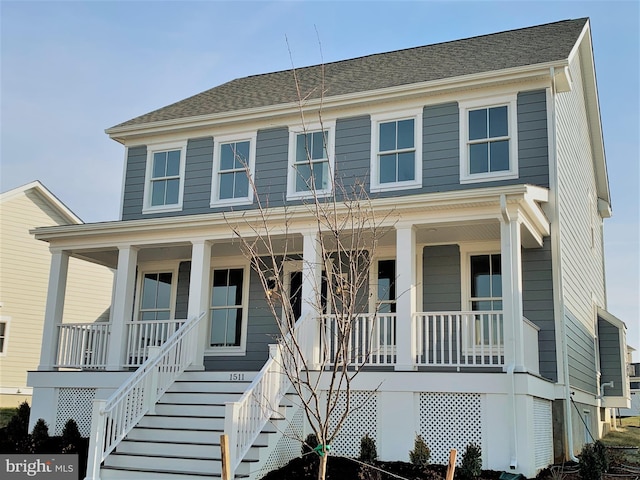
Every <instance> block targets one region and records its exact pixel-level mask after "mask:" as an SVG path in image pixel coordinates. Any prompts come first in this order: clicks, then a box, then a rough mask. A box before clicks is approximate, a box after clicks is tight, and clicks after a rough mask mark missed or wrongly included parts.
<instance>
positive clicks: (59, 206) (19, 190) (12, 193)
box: [0, 180, 84, 225]
mask: <svg viewBox="0 0 640 480" xmlns="http://www.w3.org/2000/svg"><path fill="white" fill-rule="evenodd" d="M29 190H34V191H35V192H37V193H38V194H40V196H41V197H43V198H44V200H45V201H47V202H48V203H49V204H50V205H51V206H52V207H53V208H55V209H56V210H57V211H58V213H60V215H62V216H63V217H65V218H66V219H67V220H68V221H69V223H72V224H76V225H82V224H84V222H83V221H82V219H81V218H80V217H78V216H77V215H76V214H75V213H73V212H72V211H71V210H70V209H69V207H67V206H66V205H65V204H64V203H62V201H60V200H59V199H58V197H56V196H55V195H54V194H53V193H51V192H50V191H49V189H48V188H47V187H45V186H44V185H43V184H42V183H41V182H40V181H39V180H35V181H33V182H31V183H27V184H26V185H22V186H20V187H16V188H14V189H12V190H8V191H6V192H4V193H2V194H0V203H2V202H5V201H7V200H10V199H11V198H13V197H17V196H18V195H20V194H26V193H27V192H28V191H29Z"/></svg>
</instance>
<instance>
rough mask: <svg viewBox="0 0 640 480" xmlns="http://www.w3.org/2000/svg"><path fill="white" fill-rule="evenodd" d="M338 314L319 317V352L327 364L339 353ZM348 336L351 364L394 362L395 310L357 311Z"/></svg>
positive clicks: (348, 354) (332, 361) (388, 363)
mask: <svg viewBox="0 0 640 480" xmlns="http://www.w3.org/2000/svg"><path fill="white" fill-rule="evenodd" d="M340 321H341V318H340V317H339V316H336V315H324V316H322V317H321V318H320V355H324V358H325V360H326V361H327V363H328V364H329V365H333V364H334V363H335V360H336V359H338V357H339V356H340V351H339V350H340V348H341V345H340V344H341V339H340V335H342V332H344V330H345V329H344V328H342V329H341V328H339V322H340ZM350 328H351V338H350V339H349V343H348V346H347V358H348V362H349V363H351V364H358V365H394V364H395V363H396V314H395V313H377V314H363V315H358V316H357V317H356V318H355V319H354V320H352V324H351V327H350Z"/></svg>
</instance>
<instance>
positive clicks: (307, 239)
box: [301, 231, 323, 365]
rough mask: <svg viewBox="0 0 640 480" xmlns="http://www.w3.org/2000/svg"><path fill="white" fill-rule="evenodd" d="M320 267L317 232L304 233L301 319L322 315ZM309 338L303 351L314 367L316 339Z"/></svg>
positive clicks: (315, 337)
mask: <svg viewBox="0 0 640 480" xmlns="http://www.w3.org/2000/svg"><path fill="white" fill-rule="evenodd" d="M322 267H323V265H322V247H321V245H320V234H319V232H317V231H309V232H304V233H303V243H302V306H301V316H302V318H305V317H306V316H307V315H310V316H312V317H318V316H319V315H321V314H322V311H321V309H320V308H321V307H320V305H321V302H320V285H321V284H320V282H321V277H322ZM317 330H318V329H317V328H313V329H311V331H314V332H316V331H317ZM310 337H312V338H307V341H308V344H307V345H306V346H305V348H304V351H306V352H307V355H308V357H307V359H308V361H309V364H311V365H315V364H316V363H317V362H318V361H319V351H320V350H319V345H318V337H317V336H315V335H313V336H310ZM309 356H310V357H309Z"/></svg>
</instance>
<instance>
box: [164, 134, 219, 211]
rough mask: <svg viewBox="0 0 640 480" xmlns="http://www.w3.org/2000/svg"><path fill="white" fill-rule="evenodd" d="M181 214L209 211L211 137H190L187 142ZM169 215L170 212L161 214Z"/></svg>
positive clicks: (211, 159)
mask: <svg viewBox="0 0 640 480" xmlns="http://www.w3.org/2000/svg"><path fill="white" fill-rule="evenodd" d="M186 157H187V160H186V161H187V163H186V169H185V179H184V198H183V202H182V212H180V213H181V214H182V215H192V214H198V213H208V212H210V211H211V209H210V207H209V205H210V204H211V175H212V171H213V138H212V137H205V138H198V139H190V140H189V141H188V142H187V155H186ZM163 216H171V214H170V213H169V214H163Z"/></svg>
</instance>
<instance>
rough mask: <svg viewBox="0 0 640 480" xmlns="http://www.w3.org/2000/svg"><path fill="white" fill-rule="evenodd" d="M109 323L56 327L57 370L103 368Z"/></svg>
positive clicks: (61, 325)
mask: <svg viewBox="0 0 640 480" xmlns="http://www.w3.org/2000/svg"><path fill="white" fill-rule="evenodd" d="M110 329H111V324H110V323H103V322H95V323H63V324H60V325H58V354H57V355H56V363H55V365H54V366H55V367H58V368H105V367H106V366H107V351H108V347H109V331H110Z"/></svg>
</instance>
